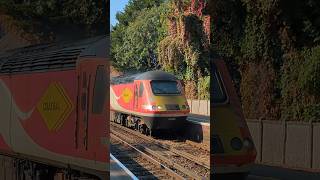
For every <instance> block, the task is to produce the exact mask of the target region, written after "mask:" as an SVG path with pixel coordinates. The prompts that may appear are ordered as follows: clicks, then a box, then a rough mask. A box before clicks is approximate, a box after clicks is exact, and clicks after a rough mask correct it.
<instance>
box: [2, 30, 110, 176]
mask: <svg viewBox="0 0 320 180" xmlns="http://www.w3.org/2000/svg"><path fill="white" fill-rule="evenodd" d="M108 39H109V38H108V37H107V36H98V37H92V38H87V39H83V40H79V41H75V42H63V43H48V44H40V45H33V46H28V47H23V48H19V49H14V50H10V51H7V52H4V53H1V54H0V154H1V155H5V156H9V157H12V158H15V159H17V158H18V159H24V160H27V161H32V162H37V163H42V164H46V165H50V166H53V167H57V169H67V170H68V169H72V170H79V171H81V172H85V173H89V174H93V175H94V176H96V177H98V178H101V179H106V178H107V177H108V174H109V172H108V171H109V169H108V166H109V147H108V140H109V124H107V123H106V119H107V118H108V117H109V111H106V109H107V108H106V107H108V106H109V103H106V101H107V94H106V92H108V90H109V88H108V83H107V82H108V79H109V69H108V68H109V55H108V46H109V40H108Z"/></svg>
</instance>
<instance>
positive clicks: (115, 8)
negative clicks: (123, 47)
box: [110, 0, 129, 26]
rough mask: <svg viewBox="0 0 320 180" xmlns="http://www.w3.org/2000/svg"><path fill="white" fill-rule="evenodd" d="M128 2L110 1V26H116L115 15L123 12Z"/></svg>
mask: <svg viewBox="0 0 320 180" xmlns="http://www.w3.org/2000/svg"><path fill="white" fill-rule="evenodd" d="M128 2H129V0H110V23H111V25H112V26H114V25H116V24H117V20H116V14H117V12H119V11H123V10H124V8H125V6H126V4H128Z"/></svg>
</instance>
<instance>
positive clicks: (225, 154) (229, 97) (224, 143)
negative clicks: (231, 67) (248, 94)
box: [211, 59, 257, 179]
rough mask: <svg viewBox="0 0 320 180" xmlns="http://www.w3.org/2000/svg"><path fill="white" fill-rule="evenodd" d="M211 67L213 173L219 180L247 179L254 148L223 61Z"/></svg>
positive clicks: (252, 160)
mask: <svg viewBox="0 0 320 180" xmlns="http://www.w3.org/2000/svg"><path fill="white" fill-rule="evenodd" d="M211 63H212V66H211V67H212V72H213V73H212V74H211V85H212V86H211V87H212V92H213V95H212V96H211V102H213V103H211V119H212V120H211V125H212V126H213V131H212V133H213V136H211V147H212V150H213V152H211V162H212V163H213V164H212V167H213V168H212V171H213V173H214V176H216V177H228V176H232V177H234V176H236V178H235V179H241V178H245V177H246V175H247V174H248V172H249V171H250V166H251V165H252V164H253V163H254V161H255V158H256V154H257V153H256V150H255V146H254V144H253V141H252V137H251V135H250V131H249V128H248V126H247V124H246V121H245V118H244V115H243V112H242V108H241V104H240V101H239V99H238V96H237V93H236V91H235V89H234V87H233V84H232V80H231V77H230V75H229V73H228V70H227V67H226V65H225V63H224V61H223V60H221V59H214V60H213V61H212V62H211Z"/></svg>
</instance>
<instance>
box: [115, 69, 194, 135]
mask: <svg viewBox="0 0 320 180" xmlns="http://www.w3.org/2000/svg"><path fill="white" fill-rule="evenodd" d="M111 84H112V85H111V87H110V104H111V120H113V121H115V122H117V123H121V124H122V125H125V126H128V127H133V128H135V129H137V130H139V131H141V132H142V133H145V134H151V132H154V131H155V130H178V131H180V130H183V128H184V124H185V122H186V118H187V116H188V114H189V111H190V110H189V106H188V103H187V100H186V98H185V96H184V92H183V91H182V88H181V87H182V86H181V83H180V81H179V80H178V79H177V78H176V77H175V76H173V75H171V74H168V73H165V72H163V71H149V72H145V73H140V74H135V75H131V76H124V77H116V78H113V79H112V80H111Z"/></svg>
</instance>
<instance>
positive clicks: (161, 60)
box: [111, 0, 209, 99]
mask: <svg viewBox="0 0 320 180" xmlns="http://www.w3.org/2000/svg"><path fill="white" fill-rule="evenodd" d="M187 4H188V3H186V2H184V3H181V4H176V3H175V2H174V1H173V2H171V1H148V0H145V2H142V1H137V0H132V1H130V2H129V4H128V5H127V6H126V8H125V10H124V12H122V13H119V14H117V19H118V21H119V23H118V24H117V25H116V26H115V27H113V29H112V33H111V38H112V57H113V59H114V61H113V66H114V67H115V68H117V69H119V70H122V71H128V70H140V71H145V70H152V69H163V70H165V71H168V72H171V73H174V74H176V75H177V76H179V77H180V78H181V79H183V80H184V81H185V86H186V87H185V89H186V90H187V95H188V97H189V98H202V99H208V98H209V70H208V47H204V46H205V45H207V46H208V43H207V39H206V37H205V35H204V32H203V29H202V28H200V29H199V27H202V20H201V18H199V17H197V16H195V15H192V14H190V15H184V14H183V13H184V12H183V8H184V7H185V6H187ZM179 8H180V11H179V12H176V11H175V10H176V9H179ZM170 23H174V24H176V25H177V27H176V28H175V30H172V28H171V27H172V26H171V25H172V24H170ZM184 34H188V38H185V36H184Z"/></svg>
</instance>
